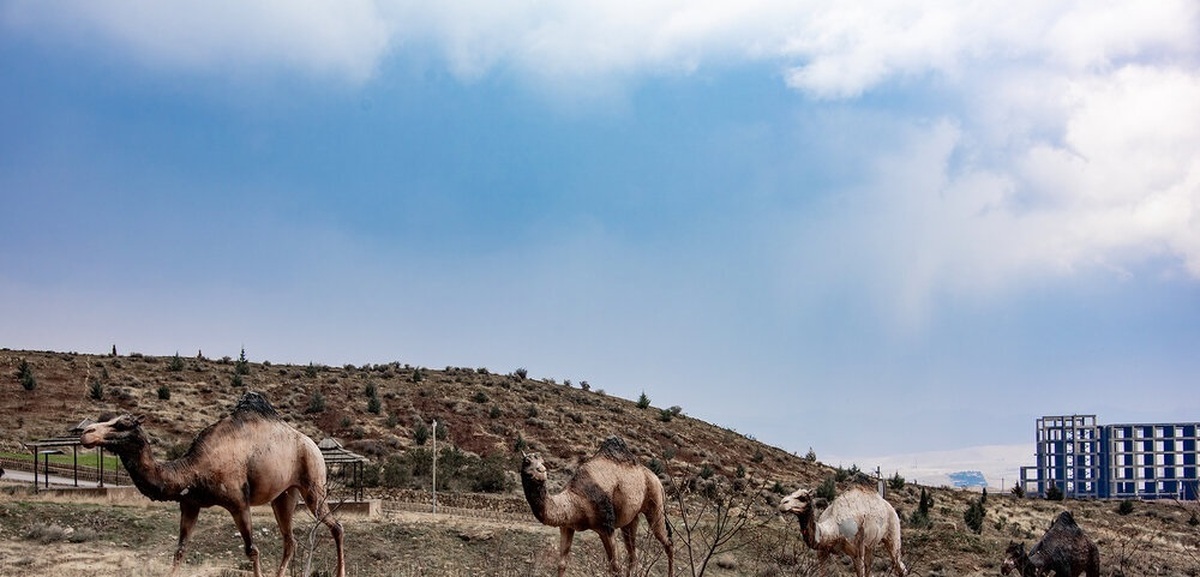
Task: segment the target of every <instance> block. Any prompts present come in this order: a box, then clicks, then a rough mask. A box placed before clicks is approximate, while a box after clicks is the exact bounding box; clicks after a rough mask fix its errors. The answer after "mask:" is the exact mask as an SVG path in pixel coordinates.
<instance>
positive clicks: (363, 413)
mask: <svg viewBox="0 0 1200 577" xmlns="http://www.w3.org/2000/svg"><path fill="white" fill-rule="evenodd" d="M22 360H24V361H25V362H27V363H28V364H29V365H30V366H31V367H32V371H33V374H34V376H35V378H36V381H37V386H36V388H35V389H34V390H32V391H26V390H24V389H23V388H22V387H21V385H20V384H19V382H18V379H17V369H18V365H19V364H20V362H21V361H22ZM237 370H238V359H228V358H226V359H220V360H214V359H205V358H196V357H192V358H180V359H178V360H176V359H175V358H174V357H153V356H145V355H140V354H137V353H133V354H130V355H121V356H98V355H86V354H77V353H58V352H34V351H11V350H7V349H5V350H3V351H0V387H2V388H0V390H2V391H3V393H2V394H0V410H2V411H4V412H5V414H9V415H15V416H16V418H15V419H14V420H13V421H10V423H9V424H8V426H6V427H5V428H4V430H3V432H2V433H0V448H3V449H5V450H11V451H17V450H19V442H20V441H29V440H33V439H37V438H44V437H49V436H58V435H62V434H63V433H64V432H65V431H66V430H67V429H68V428H70V426H72V425H74V424H75V423H78V422H79V421H80V420H81V419H83V418H85V417H86V418H92V419H95V418H97V417H98V416H99V415H101V414H103V413H113V412H131V413H137V414H143V415H145V416H146V417H147V420H146V426H147V430H148V431H149V432H150V433H151V435H152V436H154V437H156V439H155V440H156V441H157V442H158V443H159V445H160V446H161V447H162V448H163V450H164V451H165V449H166V448H168V447H170V446H171V445H177V444H182V443H187V442H190V440H191V439H192V437H193V436H194V435H195V434H196V433H197V432H198V431H200V430H201V429H202V428H204V427H205V426H207V425H208V424H210V423H212V422H213V421H215V420H217V419H219V418H221V417H222V416H224V415H225V414H227V413H228V412H229V410H230V409H231V408H232V407H233V405H234V404H235V403H236V401H237V399H238V397H240V396H241V394H242V392H244V391H245V390H247V389H251V390H256V391H260V392H263V393H264V394H265V395H266V396H267V398H268V399H269V400H270V401H271V403H272V404H274V405H275V407H276V408H277V409H278V410H279V411H280V413H281V414H282V415H283V416H284V418H285V419H287V420H288V421H289V422H290V423H292V424H293V425H294V426H296V427H297V428H298V429H300V430H301V431H303V432H304V433H306V434H308V435H310V436H312V437H314V438H317V439H320V438H322V437H327V436H331V437H336V438H338V439H340V440H342V441H343V442H344V443H345V444H346V445H347V446H348V447H351V448H352V449H354V450H357V451H358V452H360V453H363V454H366V455H367V456H369V457H372V458H379V457H383V456H385V455H387V454H389V453H392V452H398V451H403V450H405V449H408V448H411V447H412V446H414V444H415V442H416V441H415V440H414V439H415V437H416V436H417V429H419V428H420V427H422V426H425V427H428V424H429V423H430V422H431V421H433V420H434V419H436V420H437V422H438V424H439V427H445V428H446V430H447V431H448V434H449V440H450V441H451V442H452V443H453V444H454V445H455V446H457V447H459V448H460V449H462V450H463V451H467V452H470V453H474V454H477V455H480V456H486V455H493V454H500V455H511V454H513V453H514V452H515V448H516V447H517V446H518V443H519V441H521V440H523V441H524V443H525V446H527V447H528V448H527V449H526V450H531V451H533V450H536V451H540V452H542V453H543V454H544V455H545V456H546V457H547V458H548V460H549V461H550V463H551V464H563V465H568V464H570V463H571V462H573V461H574V460H576V459H578V458H580V457H584V456H586V455H590V454H592V453H593V452H594V451H595V450H596V447H597V446H598V444H599V442H600V441H601V440H602V439H604V438H605V437H607V436H610V435H620V436H622V437H624V438H625V440H626V442H627V443H628V445H629V446H630V448H632V449H634V450H635V451H636V452H638V453H639V455H640V456H641V457H642V458H643V459H644V460H648V459H651V458H655V457H658V458H660V459H661V458H662V457H663V455H664V454H665V455H668V456H670V457H671V463H672V464H673V465H675V466H678V467H695V468H699V467H702V466H705V465H707V466H708V467H711V468H712V469H713V470H714V471H715V472H717V473H723V474H725V475H727V476H731V477H732V476H733V475H734V474H735V472H736V470H737V468H738V467H739V466H741V467H742V468H743V469H744V471H745V472H746V475H747V477H748V478H750V479H752V480H756V481H757V480H764V481H765V480H770V481H771V482H774V481H776V480H778V481H780V482H781V483H783V484H784V485H787V486H792V485H795V484H797V483H799V482H811V481H813V480H816V479H820V478H822V477H823V476H824V475H826V474H827V469H826V468H825V467H822V466H820V465H819V464H815V463H810V462H806V461H805V460H804V459H801V458H798V457H796V456H795V455H792V454H790V453H788V452H786V451H783V450H780V449H777V448H773V447H769V446H766V445H764V444H762V443H758V442H756V441H754V440H751V439H749V438H747V437H745V436H743V435H741V434H738V433H736V432H733V431H730V430H728V429H723V428H720V427H716V426H713V425H710V424H708V423H705V422H703V421H699V420H696V419H692V418H689V417H687V416H686V415H683V414H678V415H671V418H670V420H669V421H664V415H663V412H664V411H663V409H662V408H659V407H654V406H651V407H647V408H639V407H638V406H637V404H636V403H635V402H633V401H629V400H626V399H621V398H617V397H611V396H607V395H605V394H603V393H602V392H600V391H599V390H591V391H585V390H582V389H581V386H580V384H572V385H567V384H565V383H563V384H558V383H554V382H547V381H539V380H532V379H526V378H522V377H520V376H518V375H517V374H514V373H508V374H497V373H494V372H492V371H489V370H487V369H483V368H478V369H476V368H455V367H446V368H444V369H427V368H422V367H413V366H409V365H402V364H400V363H390V364H386V365H371V366H361V367H355V366H350V365H347V366H344V367H327V366H317V365H310V366H296V365H276V364H272V363H270V362H263V363H255V362H248V363H246V364H245V368H244V369H243V372H245V373H246V374H244V375H239V374H237ZM238 377H240V379H241V383H242V384H241V385H240V386H239V385H235V384H233V383H234V381H235V379H236V378H238ZM96 382H99V383H100V387H101V388H102V395H101V398H100V399H95V398H93V397H92V392H93V387H94V386H95V385H94V383H96ZM371 385H373V386H374V387H375V389H376V391H377V392H376V395H377V397H378V399H379V407H378V412H377V413H373V412H370V411H369V408H370V407H369V398H368V395H367V393H366V390H367V387H368V386H371ZM163 387H165V388H166V389H168V390H169V397H170V398H169V399H167V400H163V399H161V398H160V396H159V389H160V388H163ZM317 396H319V398H320V399H323V405H324V409H323V410H321V411H314V410H313V403H314V397H317ZM667 412H668V413H670V410H669V409H668V410H667Z"/></svg>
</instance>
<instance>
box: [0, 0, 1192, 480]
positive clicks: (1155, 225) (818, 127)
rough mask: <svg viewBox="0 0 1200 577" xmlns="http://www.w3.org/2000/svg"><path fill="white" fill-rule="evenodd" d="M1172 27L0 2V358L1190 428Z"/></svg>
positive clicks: (790, 440) (1185, 96) (894, 447)
mask: <svg viewBox="0 0 1200 577" xmlns="http://www.w3.org/2000/svg"><path fill="white" fill-rule="evenodd" d="M1197 30H1200V7H1198V6H1197V4H1195V3H1194V2H1188V1H1181V2H1170V1H1164V2H1154V3H1151V4H1149V5H1147V4H1146V3H1139V2H1120V1H1117V2H1084V1H1079V2H1046V1H1044V0H1021V1H1017V2H957V3H949V5H947V3H942V2H934V1H917V2H912V1H904V2H895V1H874V0H872V1H866V2H861V3H854V4H853V5H849V4H847V3H844V2H836V1H803V2H796V1H779V2H775V1H771V0H765V1H762V2H751V3H729V2H723V1H712V2H708V1H700V2H695V1H691V2H674V1H663V2H649V3H647V2H622V1H609V2H571V3H544V2H511V3H499V4H497V3H492V2H439V3H434V4H428V3H409V2H387V1H382V0H379V1H370V0H358V1H354V0H345V1H339V2H330V1H293V2H284V3H280V2H267V1H245V0H243V1H238V2H233V1H217V2H212V1H208V2H190V1H187V2H175V3H171V4H170V6H165V5H159V3H154V2H136V1H127V2H84V1H82V0H80V1H76V2H60V3H53V4H47V3H44V2H32V1H16V0H7V1H0V74H2V75H3V77H4V79H5V86H6V89H5V90H3V91H0V126H2V127H3V130H0V200H2V205H3V207H4V211H3V212H4V215H5V224H4V226H3V227H0V246H2V247H3V249H2V250H0V317H2V318H3V319H4V322H3V323H0V345H2V346H6V347H9V348H18V349H52V350H73V351H80V352H93V353H103V352H107V351H108V349H109V347H110V346H112V345H113V344H116V346H117V347H118V349H119V350H120V351H122V352H130V351H137V352H142V353H145V354H158V355H170V354H174V353H175V352H176V351H178V352H180V353H181V354H195V352H196V351H197V350H203V351H204V353H205V354H206V355H208V356H214V357H216V356H222V355H230V356H236V355H237V354H238V351H239V350H240V349H241V348H242V347H245V350H246V353H247V355H248V356H249V357H250V358H251V359H253V360H271V361H273V362H293V363H308V362H318V363H325V364H331V365H340V364H344V363H354V364H363V363H384V362H391V361H401V362H405V363H411V364H414V365H422V366H429V367H436V368H441V367H444V366H448V365H449V366H466V367H487V368H489V369H491V370H493V371H498V372H509V371H512V370H514V369H516V368H518V367H526V368H528V370H529V371H530V373H531V374H532V375H534V376H537V377H553V378H556V379H558V380H559V381H561V380H563V379H571V380H572V381H574V382H575V383H578V382H580V381H583V380H587V381H589V383H591V384H592V386H593V388H598V389H604V390H605V391H606V392H607V393H608V394H613V395H618V396H622V397H626V398H631V399H632V398H636V397H637V396H638V395H639V394H640V393H641V392H642V391H645V392H646V394H647V395H648V396H649V397H650V398H651V399H652V401H653V403H654V404H655V405H656V406H662V407H668V406H672V405H678V406H681V407H683V409H684V411H685V412H687V413H688V414H690V415H693V416H696V417H699V418H703V419H705V420H708V421H711V422H714V423H716V424H719V425H723V426H727V427H732V428H734V429H736V430H738V431H740V432H743V433H747V434H750V435H753V436H755V437H757V438H759V439H760V440H763V441H766V442H769V443H771V444H774V445H777V446H780V447H783V448H785V449H788V450H792V451H796V452H799V453H803V452H805V451H807V450H808V448H809V447H812V448H813V449H814V450H815V451H817V453H818V456H823V455H837V456H844V457H846V458H850V459H852V458H855V457H861V456H870V455H886V454H910V453H918V452H922V451H934V450H944V449H954V448H960V447H971V446H979V445H990V444H1013V443H1028V442H1031V441H1032V435H1033V425H1034V419H1035V418H1036V417H1038V416H1041V415H1045V414H1061V413H1074V412H1078V413H1096V414H1098V415H1099V416H1100V419H1101V421H1102V422H1121V421H1147V420H1149V421H1166V420H1179V419H1186V420H1200V396H1198V395H1196V394H1195V383H1196V378H1197V376H1200V354H1196V351H1198V350H1200V107H1197V106H1196V105H1195V103H1196V102H1200V34H1197ZM1135 391H1136V392H1135Z"/></svg>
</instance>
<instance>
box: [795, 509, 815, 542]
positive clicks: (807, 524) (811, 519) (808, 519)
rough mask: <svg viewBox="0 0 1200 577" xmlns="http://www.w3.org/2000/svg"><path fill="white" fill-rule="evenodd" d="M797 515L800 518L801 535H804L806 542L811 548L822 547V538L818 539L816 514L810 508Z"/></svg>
mask: <svg viewBox="0 0 1200 577" xmlns="http://www.w3.org/2000/svg"><path fill="white" fill-rule="evenodd" d="M797 517H798V518H799V520H800V535H801V536H802V537H804V544H805V545H808V548H809V549H820V546H819V543H820V540H819V539H817V520H816V515H815V514H814V513H813V512H812V510H811V509H810V510H809V511H807V512H805V513H803V514H801V515H798V516H797Z"/></svg>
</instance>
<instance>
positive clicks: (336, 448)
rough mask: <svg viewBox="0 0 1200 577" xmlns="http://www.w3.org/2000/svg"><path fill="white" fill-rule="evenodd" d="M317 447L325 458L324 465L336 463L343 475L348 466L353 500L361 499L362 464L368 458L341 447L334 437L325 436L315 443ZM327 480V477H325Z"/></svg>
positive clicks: (327, 471) (327, 473) (368, 460)
mask: <svg viewBox="0 0 1200 577" xmlns="http://www.w3.org/2000/svg"><path fill="white" fill-rule="evenodd" d="M317 448H318V449H321V456H322V457H324V458H325V464H326V465H338V466H339V467H340V470H341V472H342V476H343V477H345V474H346V473H345V472H346V466H347V465H349V466H350V476H351V481H350V488H351V490H352V491H353V494H354V500H355V501H362V500H363V486H362V485H363V484H362V479H363V465H364V464H365V463H368V462H370V459H367V458H366V457H364V456H362V455H359V454H358V453H354V452H352V451H349V450H347V449H346V448H344V447H342V444H341V443H339V442H338V441H337V440H336V439H333V438H330V437H326V438H325V439H322V440H321V442H320V443H317ZM329 474H330V473H329V469H326V473H325V475H326V477H328V476H329ZM326 480H328V479H326Z"/></svg>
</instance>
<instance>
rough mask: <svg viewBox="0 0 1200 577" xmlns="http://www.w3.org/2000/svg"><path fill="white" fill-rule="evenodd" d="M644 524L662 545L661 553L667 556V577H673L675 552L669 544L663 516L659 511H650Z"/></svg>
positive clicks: (665, 521) (668, 533) (668, 535)
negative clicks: (648, 526)
mask: <svg viewBox="0 0 1200 577" xmlns="http://www.w3.org/2000/svg"><path fill="white" fill-rule="evenodd" d="M646 523H647V524H648V525H650V532H651V533H653V534H654V538H655V539H658V542H659V543H662V546H663V552H665V553H666V554H667V577H674V576H675V550H674V547H673V546H672V544H671V534H670V532H669V531H668V530H667V518H666V516H665V515H663V513H662V510H661V509H653V508H652V509H650V510H649V511H646Z"/></svg>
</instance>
